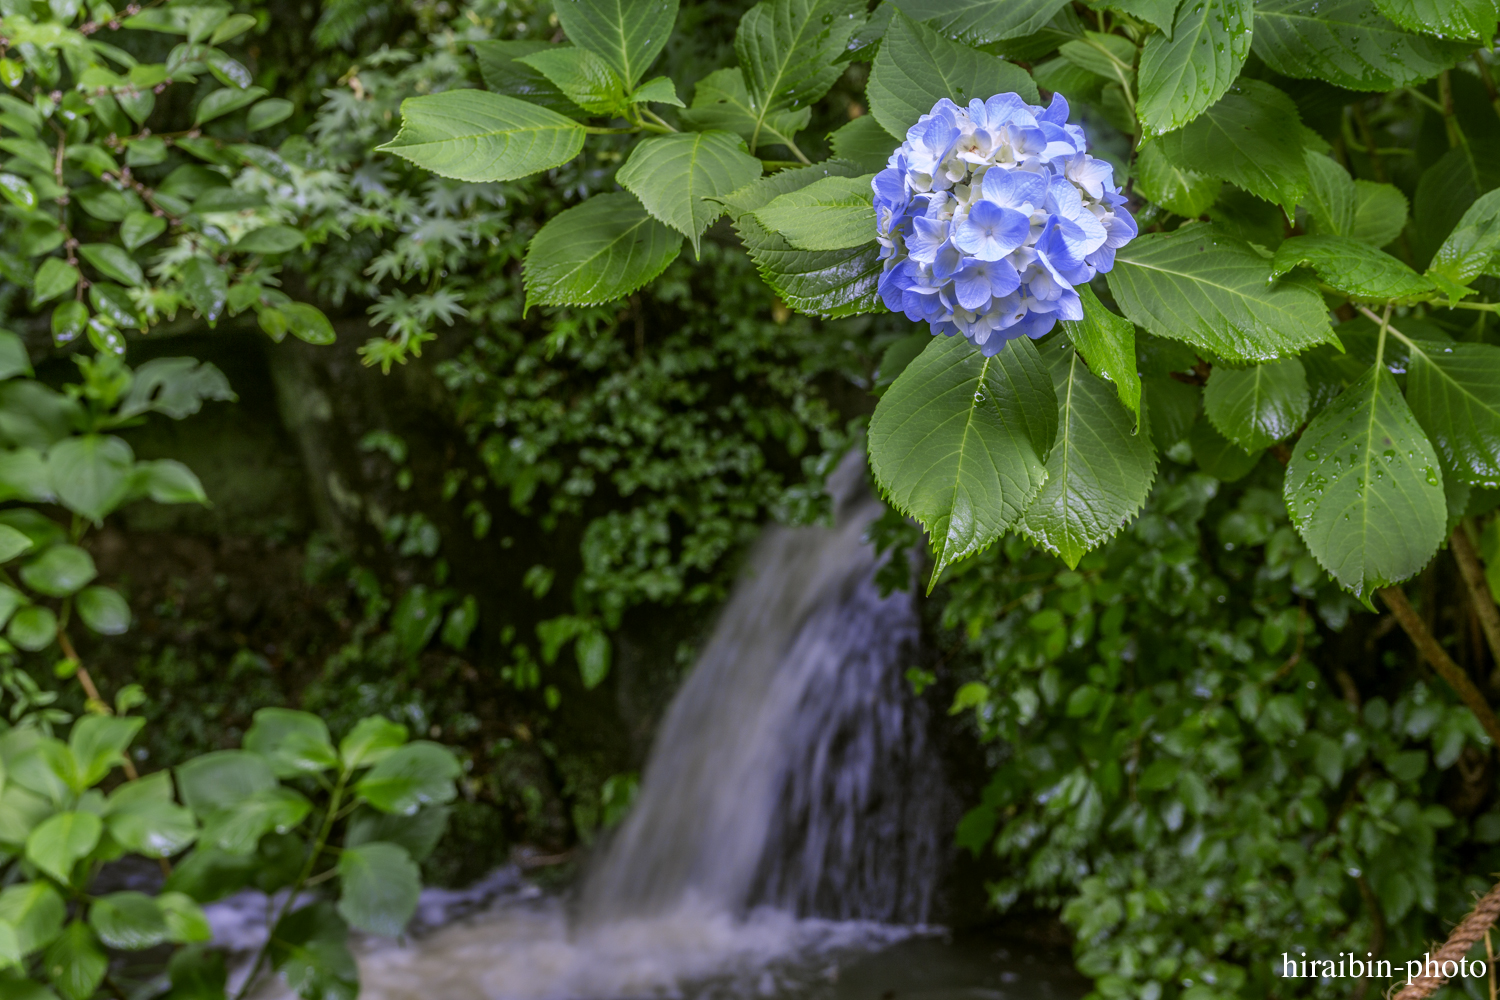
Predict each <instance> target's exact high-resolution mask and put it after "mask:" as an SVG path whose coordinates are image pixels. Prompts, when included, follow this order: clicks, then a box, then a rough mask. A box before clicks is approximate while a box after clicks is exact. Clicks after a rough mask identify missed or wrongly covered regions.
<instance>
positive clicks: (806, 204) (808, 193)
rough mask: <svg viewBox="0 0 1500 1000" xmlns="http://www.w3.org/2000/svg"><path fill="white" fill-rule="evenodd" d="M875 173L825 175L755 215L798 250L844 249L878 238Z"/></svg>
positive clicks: (758, 210) (775, 201) (766, 226)
mask: <svg viewBox="0 0 1500 1000" xmlns="http://www.w3.org/2000/svg"><path fill="white" fill-rule="evenodd" d="M871 176H872V175H869V174H867V175H865V176H863V177H825V178H823V179H822V180H819V181H814V182H813V183H811V184H809V185H808V186H807V187H804V188H798V189H797V190H795V191H789V192H787V193H786V194H783V195H778V196H777V197H776V198H775V199H773V200H772V201H771V202H770V203H769V204H767V205H766V206H765V207H763V208H760V209H757V210H756V212H755V218H756V220H757V221H759V222H760V224H761V225H762V226H764V227H765V228H766V229H769V230H770V231H771V232H773V233H776V234H778V235H779V236H781V237H782V239H784V240H786V241H787V242H788V243H790V244H791V245H792V246H793V247H795V248H796V249H798V250H843V249H845V248H847V247H858V246H863V245H865V244H866V243H869V242H870V241H871V240H873V239H874V238H875V208H874V206H873V205H872V204H871V198H872V197H873V195H872V192H871V189H870V180H871Z"/></svg>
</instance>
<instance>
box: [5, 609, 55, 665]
mask: <svg viewBox="0 0 1500 1000" xmlns="http://www.w3.org/2000/svg"><path fill="white" fill-rule="evenodd" d="M5 634H6V636H7V637H8V638H9V639H10V641H11V642H13V643H15V644H16V645H17V646H20V647H21V648H22V649H24V650H26V651H27V652H31V653H35V652H39V651H40V650H43V649H46V648H47V647H48V646H50V645H52V640H53V639H56V638H57V615H55V614H53V613H52V609H51V608H43V607H40V606H36V605H32V606H29V607H24V608H22V609H21V610H19V611H17V612H16V613H15V614H14V615H12V616H11V619H10V626H9V627H8V628H6V630H5Z"/></svg>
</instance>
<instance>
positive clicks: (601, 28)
mask: <svg viewBox="0 0 1500 1000" xmlns="http://www.w3.org/2000/svg"><path fill="white" fill-rule="evenodd" d="M556 11H557V19H558V21H560V22H562V28H563V31H564V32H566V33H567V36H568V38H569V39H570V40H571V41H572V42H573V43H574V44H575V45H577V46H579V47H580V48H585V49H588V50H589V51H591V52H593V53H594V54H595V55H597V56H599V57H600V58H602V59H603V60H604V61H605V62H606V63H608V64H609V66H610V68H611V69H613V70H614V71H615V72H616V73H618V74H619V76H620V79H621V80H623V81H625V88H626V89H627V90H630V89H633V88H634V87H635V85H636V84H637V83H639V82H640V80H641V77H643V76H644V75H645V74H646V70H648V69H650V68H651V64H652V63H654V62H655V61H656V57H657V56H659V55H660V54H661V50H662V49H663V48H665V47H666V44H667V38H668V37H669V36H670V35H671V34H672V25H673V24H674V23H675V22H676V21H677V0H564V2H562V3H559V4H557V6H556Z"/></svg>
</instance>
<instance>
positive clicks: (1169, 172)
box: [1135, 142, 1224, 219]
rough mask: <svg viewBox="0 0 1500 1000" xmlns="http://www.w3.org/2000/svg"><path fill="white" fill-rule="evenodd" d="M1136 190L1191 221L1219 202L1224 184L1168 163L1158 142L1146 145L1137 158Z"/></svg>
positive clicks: (1213, 178)
mask: <svg viewBox="0 0 1500 1000" xmlns="http://www.w3.org/2000/svg"><path fill="white" fill-rule="evenodd" d="M1135 169H1136V183H1135V189H1136V190H1137V191H1139V192H1140V193H1141V195H1142V197H1144V198H1146V199H1147V200H1149V201H1154V202H1156V204H1158V205H1161V206H1162V207H1163V208H1166V209H1168V210H1170V211H1173V212H1176V213H1177V214H1178V215H1180V216H1182V217H1183V218H1187V219H1196V218H1198V216H1200V215H1202V214H1203V213H1204V212H1207V211H1208V209H1209V206H1211V205H1212V204H1213V203H1214V202H1216V201H1218V200H1219V191H1220V189H1221V188H1223V186H1224V182H1223V181H1221V180H1219V179H1218V178H1217V177H1205V176H1204V175H1203V174H1200V173H1198V172H1196V171H1193V170H1188V169H1186V168H1185V167H1179V166H1177V165H1176V164H1175V163H1173V162H1172V161H1170V160H1168V159H1167V158H1166V156H1165V155H1164V154H1163V153H1162V151H1161V148H1160V147H1159V146H1158V145H1157V144H1156V143H1154V142H1151V143H1146V144H1145V145H1144V146H1142V147H1141V149H1140V154H1139V155H1138V156H1137V157H1136V161H1135Z"/></svg>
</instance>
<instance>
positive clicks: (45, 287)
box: [31, 257, 79, 305]
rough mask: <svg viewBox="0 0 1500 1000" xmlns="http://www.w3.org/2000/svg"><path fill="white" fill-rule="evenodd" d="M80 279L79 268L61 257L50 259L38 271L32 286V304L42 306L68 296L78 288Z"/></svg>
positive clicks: (43, 262)
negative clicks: (44, 303)
mask: <svg viewBox="0 0 1500 1000" xmlns="http://www.w3.org/2000/svg"><path fill="white" fill-rule="evenodd" d="M78 278H79V274H78V268H76V267H74V266H73V265H72V264H69V263H68V262H67V261H65V260H63V259H62V258H61V257H48V258H47V259H46V260H44V261H42V266H41V267H40V268H38V269H37V272H36V279H35V281H34V282H33V283H32V286H31V304H32V305H40V304H41V303H43V302H50V301H52V300H53V299H55V298H57V297H58V296H60V295H67V294H68V293H69V292H71V291H72V290H73V289H74V288H76V287H77V286H78Z"/></svg>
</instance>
